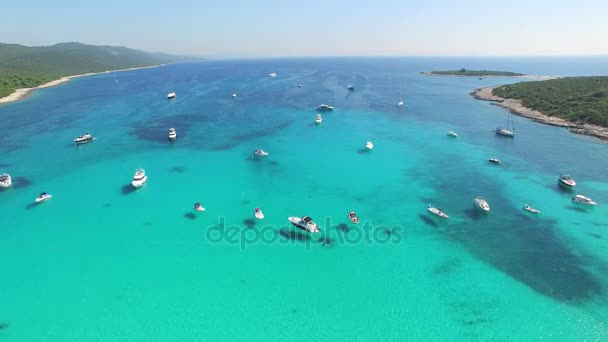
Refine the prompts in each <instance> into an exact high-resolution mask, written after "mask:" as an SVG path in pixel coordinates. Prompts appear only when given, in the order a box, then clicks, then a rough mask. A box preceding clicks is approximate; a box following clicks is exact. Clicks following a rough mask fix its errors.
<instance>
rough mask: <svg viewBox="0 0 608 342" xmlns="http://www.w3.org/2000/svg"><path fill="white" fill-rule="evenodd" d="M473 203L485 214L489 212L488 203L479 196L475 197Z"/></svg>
mask: <svg viewBox="0 0 608 342" xmlns="http://www.w3.org/2000/svg"><path fill="white" fill-rule="evenodd" d="M473 202H474V203H475V206H476V207H477V208H479V209H481V210H483V211H485V212H489V211H490V205H489V204H488V202H487V201H486V200H485V199H484V198H483V197H481V196H477V197H475V200H473Z"/></svg>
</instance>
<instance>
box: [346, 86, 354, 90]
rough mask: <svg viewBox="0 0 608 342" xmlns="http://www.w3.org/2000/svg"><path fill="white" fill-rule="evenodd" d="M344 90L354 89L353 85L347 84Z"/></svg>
mask: <svg viewBox="0 0 608 342" xmlns="http://www.w3.org/2000/svg"><path fill="white" fill-rule="evenodd" d="M346 90H348V91H355V87H354V86H352V85H350V84H349V85H348V86H346Z"/></svg>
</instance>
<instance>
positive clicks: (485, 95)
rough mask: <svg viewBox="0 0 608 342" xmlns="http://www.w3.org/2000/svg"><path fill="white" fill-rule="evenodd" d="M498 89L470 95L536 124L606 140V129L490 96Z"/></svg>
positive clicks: (482, 90)
mask: <svg viewBox="0 0 608 342" xmlns="http://www.w3.org/2000/svg"><path fill="white" fill-rule="evenodd" d="M498 87H501V86H492V87H485V88H479V89H476V90H475V91H474V92H472V93H471V95H472V96H473V97H474V98H476V99H478V100H484V101H492V104H494V105H496V106H499V107H502V108H505V109H507V110H508V111H510V112H511V113H513V114H515V115H518V116H523V117H525V118H528V119H532V120H533V121H536V122H540V123H543V124H547V125H552V126H560V127H566V128H568V130H569V131H570V132H572V133H577V134H584V135H590V136H593V137H596V138H599V139H602V140H608V128H606V127H601V126H596V125H589V124H582V125H579V124H576V123H573V122H570V121H568V120H564V119H561V118H558V117H555V116H549V115H546V114H544V113H542V112H539V111H537V110H533V109H530V108H528V107H525V106H524V105H523V104H522V101H521V100H515V99H505V98H502V97H499V96H496V95H494V94H492V91H493V90H494V89H496V88H498Z"/></svg>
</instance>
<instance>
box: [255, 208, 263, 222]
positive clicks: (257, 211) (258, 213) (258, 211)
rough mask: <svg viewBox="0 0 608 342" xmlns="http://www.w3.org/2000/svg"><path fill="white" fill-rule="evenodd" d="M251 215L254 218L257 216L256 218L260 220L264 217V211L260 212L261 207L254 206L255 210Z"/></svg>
mask: <svg viewBox="0 0 608 342" xmlns="http://www.w3.org/2000/svg"><path fill="white" fill-rule="evenodd" d="M253 216H255V218H257V219H258V220H261V219H263V218H264V213H262V209H260V208H255V210H254V211H253Z"/></svg>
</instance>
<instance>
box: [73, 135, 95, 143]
mask: <svg viewBox="0 0 608 342" xmlns="http://www.w3.org/2000/svg"><path fill="white" fill-rule="evenodd" d="M93 140H95V137H94V136H92V135H91V134H89V133H85V134H83V135H81V136H79V137H78V138H76V139H74V143H75V144H76V145H80V144H86V143H88V142H91V141H93Z"/></svg>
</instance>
